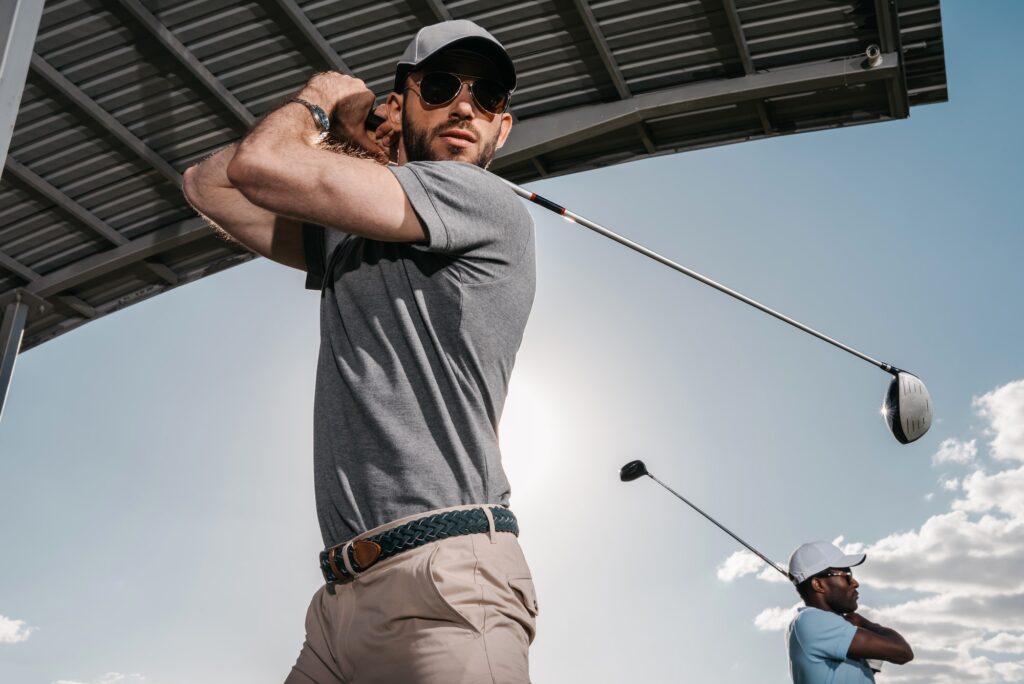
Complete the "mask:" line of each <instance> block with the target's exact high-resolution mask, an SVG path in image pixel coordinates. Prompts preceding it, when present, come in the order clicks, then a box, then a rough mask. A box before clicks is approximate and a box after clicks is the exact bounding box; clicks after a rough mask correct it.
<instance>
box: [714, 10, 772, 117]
mask: <svg viewBox="0 0 1024 684" xmlns="http://www.w3.org/2000/svg"><path fill="white" fill-rule="evenodd" d="M722 9H723V10H725V18H726V19H728V20H729V30H730V31H732V39H733V42H734V43H736V52H737V54H739V56H740V62H741V63H742V64H743V73H744V74H746V75H747V76H750V75H751V74H753V73H754V60H753V58H751V56H750V47H749V46H748V45H747V37H746V36H745V35H744V34H743V24H741V23H740V13H739V12H737V11H736V2H735V0H722ZM754 107H756V108H757V118H759V119H760V120H761V128H762V129H764V133H765V135H771V133H772V131H773V130H774V129H773V128H772V122H771V120H770V119H769V118H768V110H767V109H766V108H765V106H764V100H760V99H758V100H756V101H755V102H754Z"/></svg>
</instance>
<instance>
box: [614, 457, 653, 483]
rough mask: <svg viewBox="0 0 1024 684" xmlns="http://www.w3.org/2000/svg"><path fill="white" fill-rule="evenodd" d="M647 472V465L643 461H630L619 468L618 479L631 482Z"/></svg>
mask: <svg viewBox="0 0 1024 684" xmlns="http://www.w3.org/2000/svg"><path fill="white" fill-rule="evenodd" d="M646 474H647V466H645V465H644V462H643V461H630V462H629V463H627V464H626V465H624V466H622V469H621V470H619V479H620V480H622V481H623V482H632V481H633V480H635V479H637V478H639V477H643V476H644V475H646Z"/></svg>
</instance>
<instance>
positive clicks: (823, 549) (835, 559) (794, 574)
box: [789, 541, 868, 584]
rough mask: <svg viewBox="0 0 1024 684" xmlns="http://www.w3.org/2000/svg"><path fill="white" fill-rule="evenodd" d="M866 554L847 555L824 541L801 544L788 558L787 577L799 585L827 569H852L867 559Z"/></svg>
mask: <svg viewBox="0 0 1024 684" xmlns="http://www.w3.org/2000/svg"><path fill="white" fill-rule="evenodd" d="M867 557H868V555H867V554H866V553H855V554H852V555H847V554H845V553H843V552H842V551H841V550H840V549H839V547H838V546H836V545H835V544H830V543H828V542H826V541H813V542H808V543H807V544H801V545H800V547H799V548H798V549H797V550H796V551H794V552H793V555H791V556H790V557H789V575H790V577H791V578H792V579H793V584H800V583H801V582H803V581H804V580H806V579H807V578H808V577H813V576H814V575H817V574H818V573H819V572H821V571H822V570H827V569H828V568H852V567H853V566H855V565H860V564H861V563H863V562H864V561H865V560H866V559H867Z"/></svg>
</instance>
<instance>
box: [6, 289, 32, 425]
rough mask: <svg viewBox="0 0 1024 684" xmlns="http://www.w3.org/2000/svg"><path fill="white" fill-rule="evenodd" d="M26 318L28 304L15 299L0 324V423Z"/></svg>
mask: <svg viewBox="0 0 1024 684" xmlns="http://www.w3.org/2000/svg"><path fill="white" fill-rule="evenodd" d="M27 318H28V304H27V303H25V302H23V301H21V300H20V299H17V300H15V301H13V302H11V303H10V304H8V305H7V309H6V310H5V311H4V320H3V323H0V421H2V420H3V417H4V404H5V403H6V401H7V390H8V389H10V387H11V376H12V375H14V361H15V360H16V359H17V357H18V349H20V348H21V336H22V334H23V333H24V332H25V321H26V319H27Z"/></svg>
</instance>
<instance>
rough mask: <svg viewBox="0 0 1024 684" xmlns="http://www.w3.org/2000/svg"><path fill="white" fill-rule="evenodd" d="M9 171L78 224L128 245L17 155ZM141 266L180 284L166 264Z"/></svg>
mask: <svg viewBox="0 0 1024 684" xmlns="http://www.w3.org/2000/svg"><path fill="white" fill-rule="evenodd" d="M7 170H8V171H9V172H10V173H11V175H12V176H14V177H15V178H16V179H18V180H19V181H21V182H22V183H24V184H25V185H27V186H28V187H29V188H31V189H32V190H34V191H35V192H36V193H38V194H39V195H41V196H42V197H43V198H44V199H46V200H47V201H49V202H52V203H53V204H55V205H57V208H58V209H60V210H62V211H64V212H65V213H66V214H68V215H69V216H71V218H73V219H74V220H75V221H77V222H78V223H79V224H81V225H83V226H85V227H86V228H88V229H89V230H91V231H92V232H94V233H96V234H97V235H99V236H100V237H102V238H104V239H105V240H107V241H109V242H112V243H113V244H115V245H125V244H128V242H129V240H128V238H126V237H125V236H124V235H121V234H120V233H119V232H117V231H116V230H114V229H113V228H112V227H111V226H110V225H109V224H107V222H106V221H104V220H103V219H101V218H100V217H98V216H96V214H94V213H92V212H91V211H89V210H88V209H86V208H85V207H83V206H82V205H81V204H79V203H78V202H76V201H74V200H73V199H71V198H70V197H68V196H67V195H65V194H64V193H63V192H61V191H60V190H58V189H57V188H56V187H54V186H53V185H51V184H50V183H48V182H47V181H46V180H45V179H44V178H43V177H42V176H39V175H38V174H36V173H34V172H33V171H31V170H30V169H29V168H28V167H26V166H24V165H22V164H20V163H19V162H18V161H17V160H16V159H14V157H8V158H7ZM141 265H142V266H144V267H145V268H146V269H148V270H149V271H150V273H153V274H154V275H156V276H157V277H158V278H160V279H161V280H163V281H164V282H166V283H168V284H169V285H177V284H178V276H177V274H176V273H175V272H174V271H172V270H171V269H169V268H167V267H166V266H164V265H163V264H151V263H149V262H141Z"/></svg>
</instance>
